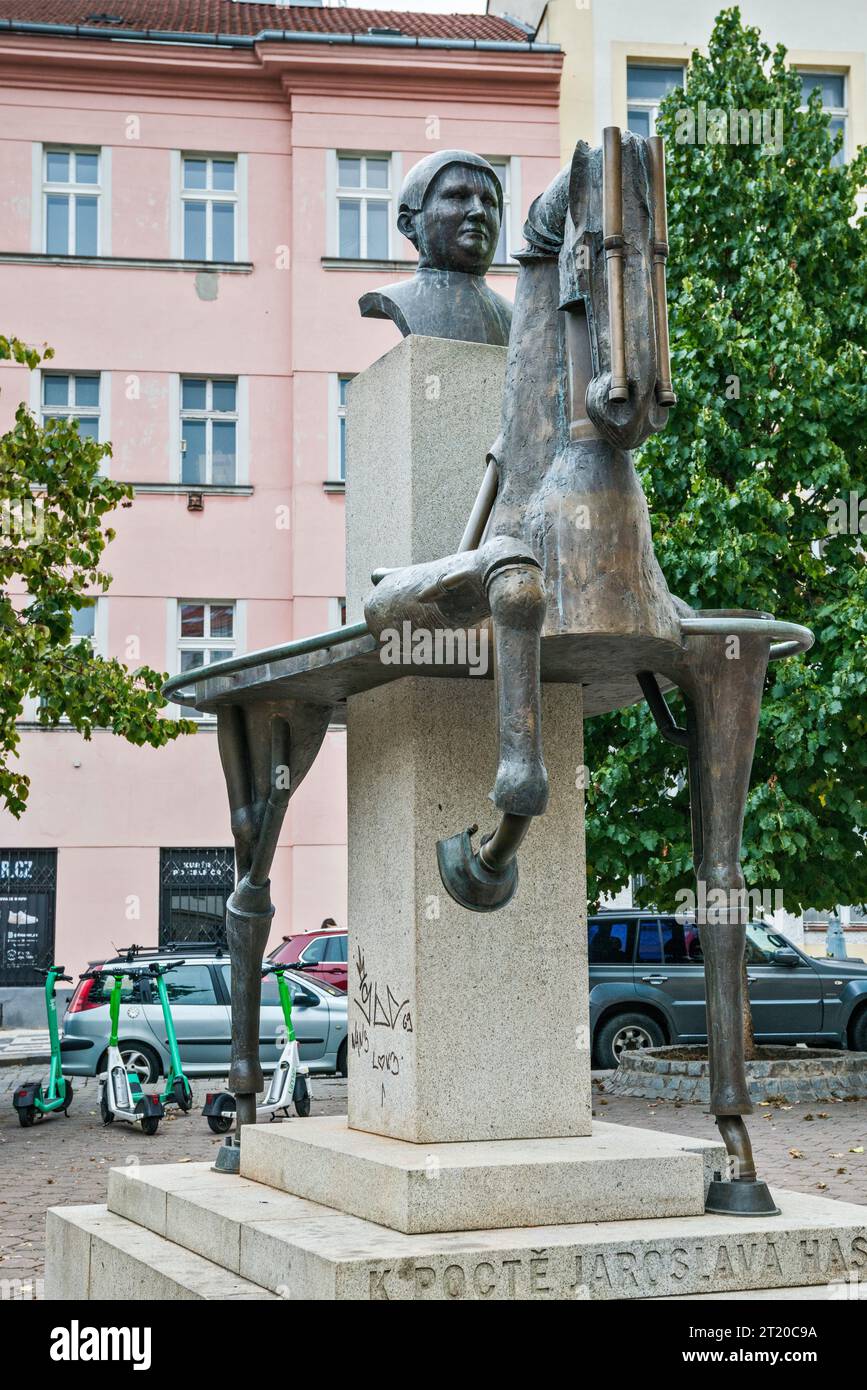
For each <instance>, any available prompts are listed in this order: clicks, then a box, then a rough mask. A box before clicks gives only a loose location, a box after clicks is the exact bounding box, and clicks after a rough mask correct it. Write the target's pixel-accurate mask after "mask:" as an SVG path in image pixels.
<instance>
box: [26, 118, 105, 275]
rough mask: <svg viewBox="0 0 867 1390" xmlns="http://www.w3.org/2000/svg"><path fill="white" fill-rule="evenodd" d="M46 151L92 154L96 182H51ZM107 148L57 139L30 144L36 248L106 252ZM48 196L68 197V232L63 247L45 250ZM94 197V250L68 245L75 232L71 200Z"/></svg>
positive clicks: (86, 253) (69, 253)
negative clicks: (35, 195) (35, 180)
mask: <svg viewBox="0 0 867 1390" xmlns="http://www.w3.org/2000/svg"><path fill="white" fill-rule="evenodd" d="M49 154H68V155H70V156H72V157H74V156H75V155H79V154H95V155H96V175H97V177H96V183H76V182H75V181H74V180H70V181H67V182H66V183H54V182H52V181H51V180H49V178H48V156H49ZM107 156H108V151H107V150H105V149H103V148H102V146H99V145H65V144H63V143H61V142H59V141H50V142H47V143H45V144H39V145H36V146H34V163H36V161H37V159H38V165H37V168H36V170H35V171H34V172H35V173H36V176H37V178H38V199H37V198H34V206H35V207H37V206H38V209H39V212H38V217H37V218H36V219H35V224H36V225H35V228H34V231H35V234H36V239H37V246H36V247H35V248H34V249H37V250H39V251H40V252H41V253H42V254H43V255H46V256H58V255H67V256H87V257H89V256H102V255H106V254H107V253H108V250H109V249H110V248H108V246H107V232H108V227H107V217H106V211H107V204H106V194H107V192H108V187H107V178H108V170H109V167H110V166H109V160H108V158H107ZM49 196H52V197H56V196H66V197H67V198H68V199H69V212H68V235H67V242H66V248H67V249H66V251H65V252H60V251H49V250H48V198H49ZM81 197H84V198H95V199H96V250H95V251H78V250H77V249H76V248H75V247H74V246H73V247H71V246H70V243H71V242H72V240H73V238H74V236H75V203H76V201H77V199H78V198H81Z"/></svg>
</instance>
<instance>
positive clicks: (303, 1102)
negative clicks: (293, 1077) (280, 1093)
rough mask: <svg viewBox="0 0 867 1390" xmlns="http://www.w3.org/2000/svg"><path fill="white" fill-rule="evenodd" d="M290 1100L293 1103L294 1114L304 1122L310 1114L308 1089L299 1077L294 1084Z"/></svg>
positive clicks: (303, 1080)
mask: <svg viewBox="0 0 867 1390" xmlns="http://www.w3.org/2000/svg"><path fill="white" fill-rule="evenodd" d="M292 1099H293V1100H294V1102H295V1113H296V1114H297V1115H300V1117H301V1119H302V1120H306V1118H307V1116H308V1115H309V1114H310V1087H309V1086H308V1085H307V1082H306V1080H305V1079H304V1077H303V1076H299V1077H298V1080H297V1081H296V1082H295V1090H294V1091H293V1093H292Z"/></svg>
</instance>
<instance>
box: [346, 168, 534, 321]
mask: <svg viewBox="0 0 867 1390" xmlns="http://www.w3.org/2000/svg"><path fill="white" fill-rule="evenodd" d="M502 217H503V189H502V186H501V184H500V180H499V179H498V178H497V175H496V174H495V172H494V170H493V169H492V168H491V166H490V164H489V163H488V162H487V160H486V159H482V158H481V156H480V155H477V154H470V153H469V151H468V150H439V151H437V153H436V154H429V155H427V156H426V158H424V159H421V160H419V162H418V164H416V165H414V166H413V168H412V169H410V171H409V173H408V174H407V176H406V178H405V179H404V181H403V186H402V188H401V190H400V196H399V204H398V215H397V225H398V229H399V230H400V232H402V234H403V235H404V236H405V237H406V238H407V240H408V241H411V242H412V244H413V246H414V247H415V248H416V250H417V251H418V267H417V269H416V272H415V274H414V275H413V277H412V279H411V280H401V281H398V282H397V283H396V284H394V285H385V286H384V287H383V288H382V289H380V290H374V291H372V292H371V293H370V294H363V295H362V296H361V299H360V300H359V301H358V305H359V308H360V309H361V313H362V315H363V316H364V317H365V318H374V319H393V321H394V322H395V323H396V324H397V326H398V328H399V329H400V331H401V333H402V334H403V336H404V337H405V338H406V337H407V336H408V335H409V334H410V333H421V334H424V335H425V336H426V337H429V338H459V339H462V340H463V341H465V342H470V343H496V344H498V345H500V346H503V345H505V344H506V343H507V342H508V341H509V324H510V323H511V319H512V306H511V304H510V303H509V301H508V300H507V299H503V297H502V295H499V294H495V293H494V291H493V290H492V289H489V287H488V286H487V284H486V283H485V276H486V275H487V273H488V270H489V269H490V265H491V262H492V260H493V259H494V253H495V251H496V249H497V241H498V239H499V235H500V224H501V222H502Z"/></svg>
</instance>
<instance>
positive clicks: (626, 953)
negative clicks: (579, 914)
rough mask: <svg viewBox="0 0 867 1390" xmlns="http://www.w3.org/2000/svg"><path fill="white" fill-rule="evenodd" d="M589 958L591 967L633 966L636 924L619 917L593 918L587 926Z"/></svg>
mask: <svg viewBox="0 0 867 1390" xmlns="http://www.w3.org/2000/svg"><path fill="white" fill-rule="evenodd" d="M587 937H588V946H587V956H588V960H589V961H590V964H591V965H631V964H632V956H633V952H634V950H635V922H634V921H633V922H630V921H629V920H627V919H623V918H618V917H591V918H590V921H589V922H588V924H587Z"/></svg>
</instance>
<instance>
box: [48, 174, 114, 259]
mask: <svg viewBox="0 0 867 1390" xmlns="http://www.w3.org/2000/svg"><path fill="white" fill-rule="evenodd" d="M42 161H43V163H42V198H43V218H42V225H43V227H44V228H45V250H46V252H47V253H48V254H49V255H51V256H97V255H99V195H100V187H99V152H98V151H97V150H70V149H63V150H58V149H46V150H43V154H42Z"/></svg>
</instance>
